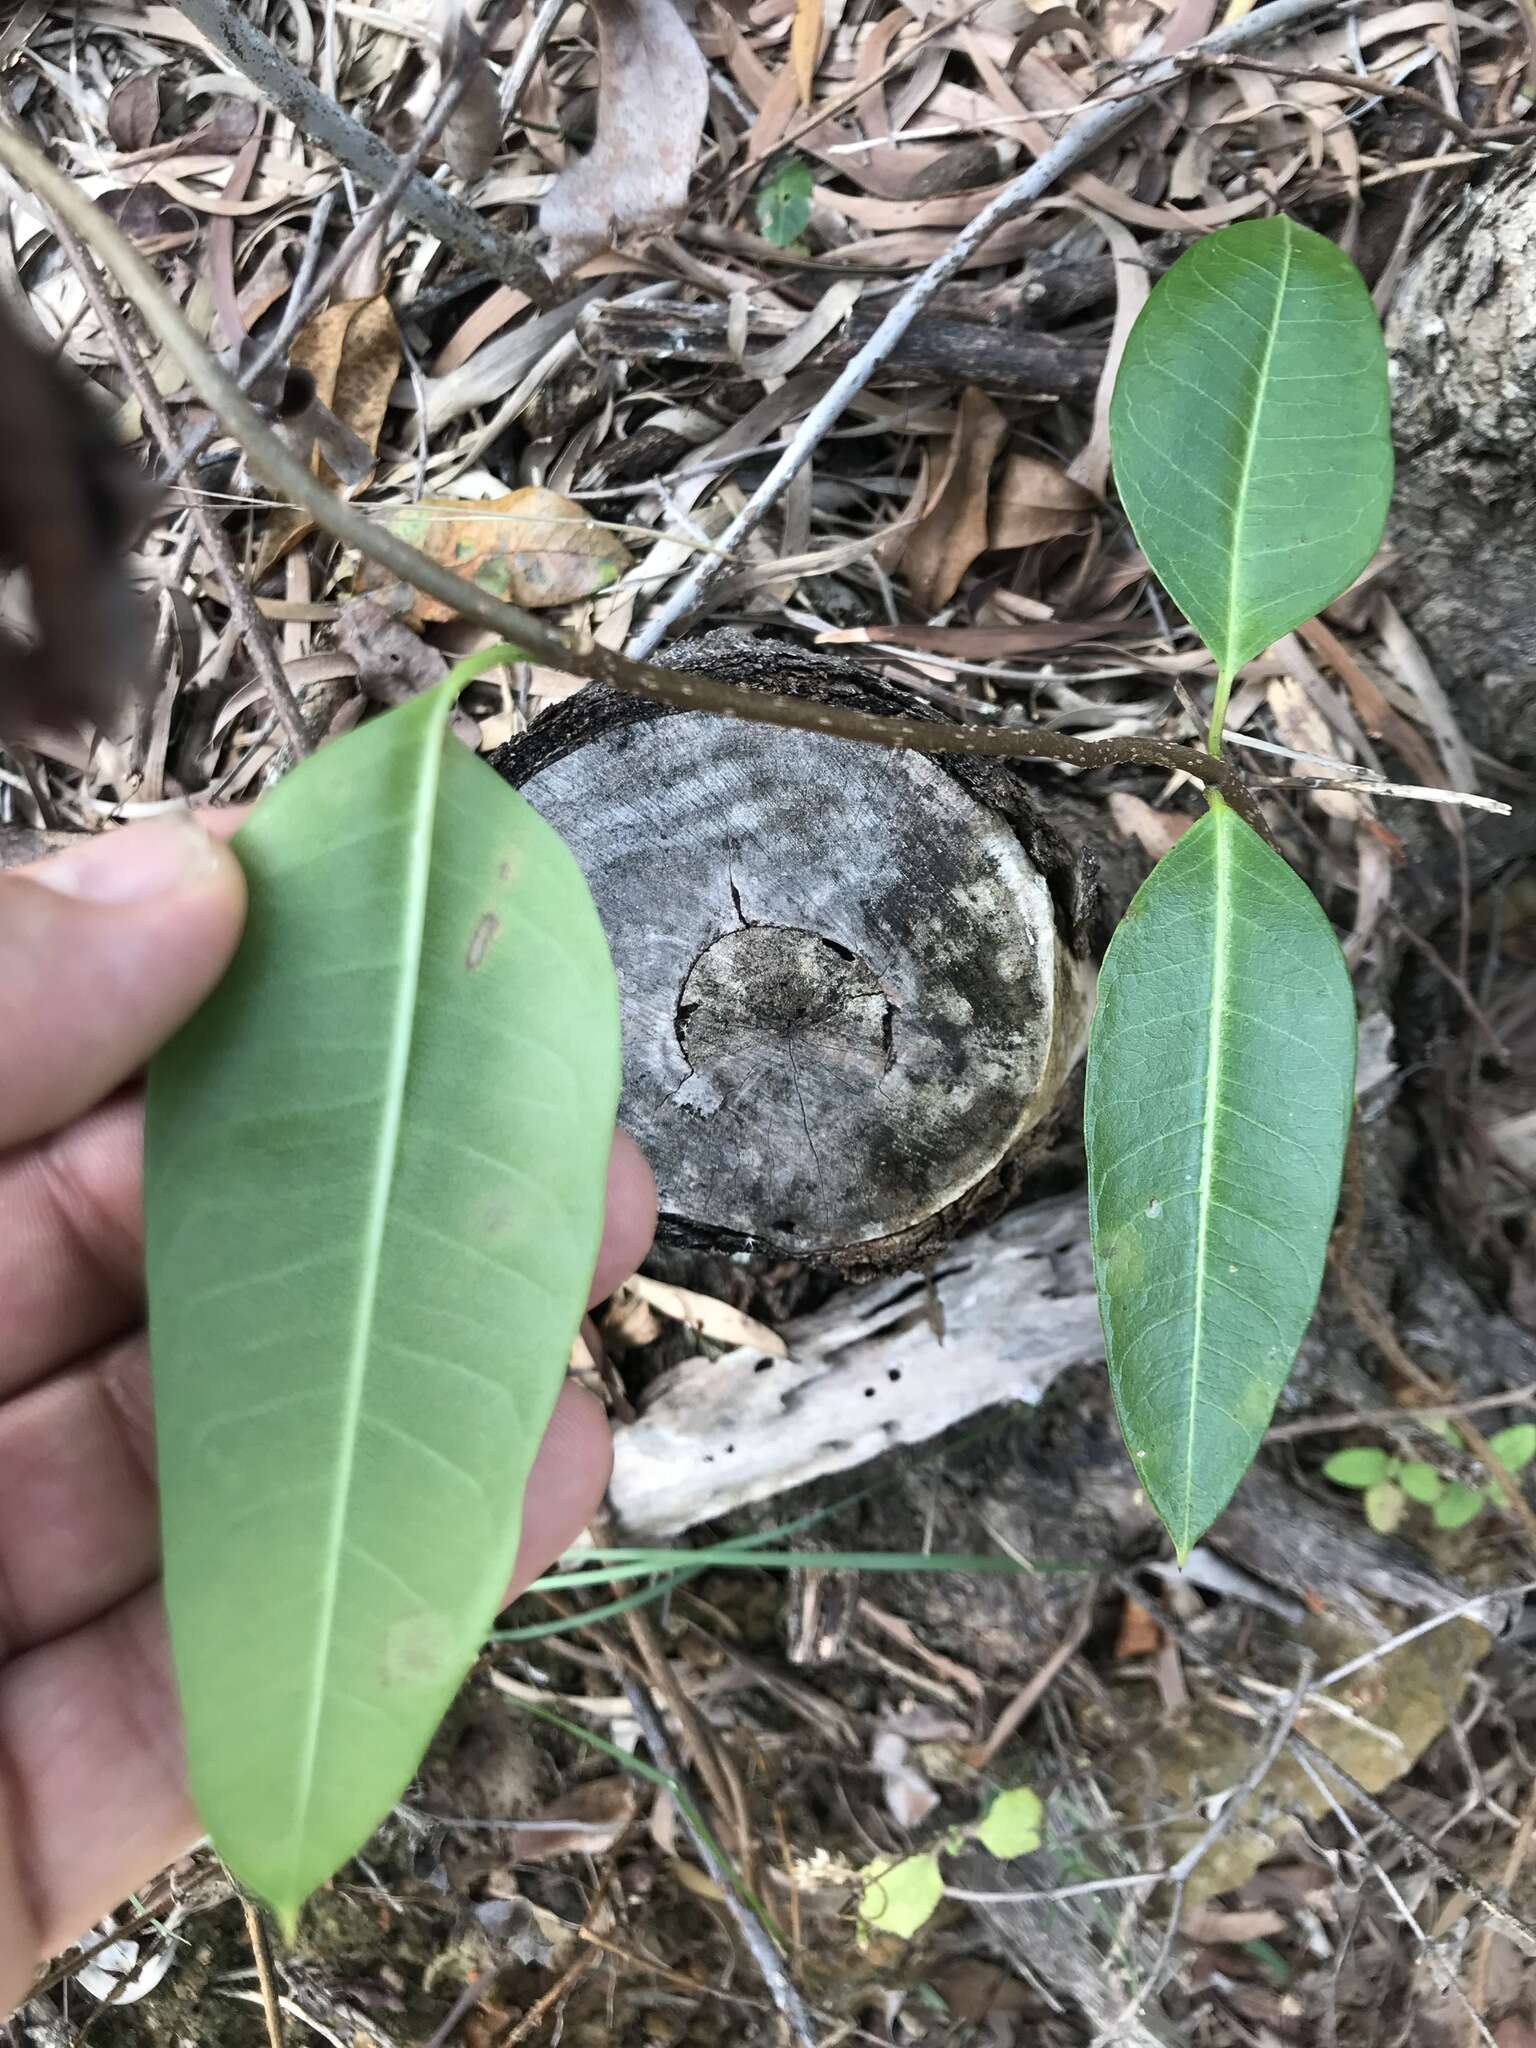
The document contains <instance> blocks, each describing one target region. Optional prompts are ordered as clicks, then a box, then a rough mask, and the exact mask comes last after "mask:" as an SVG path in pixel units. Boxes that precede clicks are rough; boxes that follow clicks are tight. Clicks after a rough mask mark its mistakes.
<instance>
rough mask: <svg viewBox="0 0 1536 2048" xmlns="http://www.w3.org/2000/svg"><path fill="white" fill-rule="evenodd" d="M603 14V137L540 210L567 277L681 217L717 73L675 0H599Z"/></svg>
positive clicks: (554, 261)
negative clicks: (625, 241)
mask: <svg viewBox="0 0 1536 2048" xmlns="http://www.w3.org/2000/svg"><path fill="white" fill-rule="evenodd" d="M591 4H592V11H593V12H594V14H595V15H596V16H597V31H598V88H597V140H596V141H595V142H594V143H593V145H592V147H591V149H590V150H589V151H588V153H587V154H586V156H584V157H582V158H581V159H580V160H579V161H578V162H576V163H574V164H570V165H568V166H567V168H566V169H565V170H563V171H562V172H561V174H560V176H559V177H558V178H557V179H556V180H555V182H554V184H553V185H552V186H551V187H550V190H549V191H548V193H546V195H545V198H544V203H543V205H542V207H541V208H540V210H539V225H540V227H542V228H543V230H544V232H545V234H546V235H548V237H549V253H548V257H547V261H548V265H549V268H550V269H551V270H552V271H553V272H554V273H555V275H556V276H560V275H561V274H563V273H564V272H566V271H569V270H571V269H573V268H574V267H575V265H576V264H578V263H581V262H583V261H584V260H585V259H586V258H587V257H588V256H593V255H596V253H597V252H598V250H600V249H606V248H608V247H609V246H611V244H613V243H614V242H616V241H617V240H618V239H619V238H620V237H621V236H622V235H627V234H632V233H634V232H636V231H637V230H638V229H642V228H652V227H658V226H660V225H662V224H663V223H664V222H666V221H667V220H668V219H669V218H670V217H671V216H672V215H674V214H676V213H678V212H679V211H680V210H681V208H682V206H683V204H684V202H685V201H686V199H687V197H688V180H689V178H690V176H691V175H692V172H693V165H694V160H695V158H696V157H697V155H698V148H699V137H700V136H701V135H702V134H703V132H704V116H705V113H706V112H707V110H708V106H709V74H708V72H707V71H706V69H705V66H704V59H703V56H702V55H701V54H700V51H699V46H698V44H697V43H696V42H695V41H694V39H693V31H692V30H691V29H690V28H689V27H688V25H687V23H686V22H685V21H684V20H683V18H682V16H681V15H680V14H679V13H678V11H677V9H676V7H675V6H674V5H673V0H591Z"/></svg>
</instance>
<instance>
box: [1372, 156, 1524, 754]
mask: <svg viewBox="0 0 1536 2048" xmlns="http://www.w3.org/2000/svg"><path fill="white" fill-rule="evenodd" d="M1387 343H1388V348H1389V350H1390V351H1391V355H1392V375H1393V424H1394V430H1395V433H1396V438H1397V445H1398V452H1399V467H1398V478H1397V488H1396V493H1395V497H1394V505H1393V516H1392V524H1391V529H1390V533H1391V538H1392V540H1393V541H1394V543H1395V544H1396V546H1397V549H1398V551H1399V557H1400V567H1399V570H1398V580H1399V584H1400V587H1401V591H1402V596H1403V601H1404V606H1405V609H1406V611H1407V612H1408V615H1409V617H1410V618H1411V620H1412V623H1413V625H1414V628H1415V630H1416V631H1417V632H1418V633H1419V634H1420V636H1421V637H1422V639H1423V640H1424V642H1425V644H1426V646H1427V648H1428V650H1429V652H1430V655H1431V657H1432V659H1433V660H1434V661H1435V663H1436V665H1437V666H1438V668H1439V669H1440V672H1441V675H1442V678H1443V679H1444V681H1445V682H1446V684H1447V685H1448V686H1457V687H1456V706H1457V712H1458V715H1459V716H1462V717H1463V718H1464V722H1465V723H1466V726H1467V728H1468V736H1469V738H1471V739H1472V740H1473V741H1474V742H1476V743H1478V744H1481V745H1483V746H1485V747H1487V748H1489V749H1490V750H1491V751H1492V752H1494V753H1495V754H1502V755H1504V756H1505V757H1506V758H1509V757H1521V756H1523V757H1525V758H1527V759H1529V757H1530V756H1531V755H1532V754H1533V753H1536V465H1533V463H1532V459H1531V450H1532V447H1533V446H1536V153H1533V152H1532V151H1531V150H1529V149H1522V150H1520V151H1518V152H1515V153H1514V154H1512V155H1511V156H1510V157H1509V158H1508V159H1507V161H1506V162H1505V163H1504V164H1503V165H1502V166H1501V167H1500V168H1499V170H1498V171H1497V172H1495V174H1494V175H1493V176H1491V177H1489V178H1487V179H1486V180H1484V181H1483V182H1482V183H1480V184H1477V185H1474V186H1472V187H1471V188H1470V189H1469V190H1468V191H1466V192H1465V193H1463V194H1462V196H1461V198H1460V199H1459V200H1458V201H1457V202H1456V204H1455V205H1454V206H1453V207H1452V209H1451V211H1450V213H1449V214H1448V216H1447V217H1446V219H1445V220H1444V221H1443V222H1442V223H1441V225H1440V226H1439V227H1438V229H1437V230H1436V231H1435V233H1434V234H1432V235H1431V236H1430V238H1429V239H1428V240H1427V241H1426V243H1425V244H1424V246H1423V248H1422V249H1421V250H1420V251H1419V253H1418V255H1417V256H1416V257H1415V259H1414V261H1413V263H1412V264H1411V266H1410V268H1409V269H1408V271H1407V273H1406V275H1405V276H1404V278H1403V281H1402V284H1401V286H1400V287H1399V290H1398V292H1397V296H1396V299H1395V300H1394V303H1393V308H1392V313H1391V317H1390V319H1389V321H1388V326H1387Z"/></svg>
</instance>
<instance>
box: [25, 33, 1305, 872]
mask: <svg viewBox="0 0 1536 2048" xmlns="http://www.w3.org/2000/svg"><path fill="white" fill-rule="evenodd" d="M1319 4H1320V0H1273V7H1272V8H1271V9H1266V10H1264V13H1265V15H1266V16H1267V17H1269V25H1270V26H1273V25H1274V22H1273V12H1274V10H1280V11H1283V12H1285V14H1286V16H1287V19H1289V18H1292V17H1293V16H1295V15H1297V14H1300V13H1304V12H1306V11H1308V10H1310V9H1313V8H1315V7H1316V6H1317V5H1319ZM1249 19H1250V20H1256V19H1258V17H1257V16H1250V17H1249ZM1238 26H1239V27H1241V26H1244V24H1242V23H1239V24H1238ZM0 163H3V164H4V165H5V166H6V167H7V168H8V169H9V170H10V171H11V172H12V173H13V174H14V175H15V176H16V177H18V178H20V179H21V180H22V181H23V183H24V184H26V185H27V186H28V187H29V188H30V189H31V190H32V191H34V192H35V193H37V194H38V196H39V197H40V198H43V199H46V200H47V201H48V203H49V204H50V205H51V206H53V207H54V208H55V210H56V211H57V212H59V213H60V214H62V215H63V216H64V218H65V219H66V220H67V221H68V222H69V223H70V225H71V226H72V227H73V228H74V229H75V231H76V232H77V233H78V234H79V235H80V236H81V237H82V239H83V240H85V241H87V242H88V243H89V244H90V245H91V246H92V247H93V248H94V249H95V251H96V253H97V254H98V255H99V256H100V257H101V258H102V260H103V262H105V263H106V264H107V266H108V267H109V268H110V269H111V270H112V271H113V273H114V274H115V275H116V277H117V278H118V281H119V282H120V283H121V284H122V286H123V288H124V289H125V291H127V292H128V294H129V295H130V296H131V297H132V299H133V300H134V302H135V304H136V305H137V306H138V308H139V311H140V312H141V313H142V314H143V316H144V319H145V320H146V322H147V323H148V325H149V326H150V327H151V328H152V329H153V330H154V332H155V334H156V335H157V336H158V337H159V339H160V340H161V341H162V342H163V343H164V345H165V348H166V352H167V354H168V355H169V356H170V357H171V359H172V360H173V361H174V362H175V364H176V365H177V367H178V368H179V369H180V370H181V372H182V374H183V375H184V376H185V377H186V379H187V382H188V383H189V384H190V385H191V386H192V388H193V390H195V391H196V392H197V394H198V396H199V397H200V398H201V399H202V400H203V401H204V402H205V404H207V405H208V406H209V408H210V409H211V410H212V411H213V412H215V413H216V414H217V415H218V417H219V420H220V422H221V424H222V425H223V427H224V430H225V432H226V433H228V434H230V435H231V436H232V437H233V438H234V439H235V440H237V441H238V442H239V443H240V444H241V446H242V448H243V449H244V451H245V454H246V458H247V460H248V462H249V463H250V465H251V467H252V469H253V470H254V471H256V472H257V473H258V474H259V475H260V476H261V477H262V478H263V480H264V481H265V482H266V483H267V485H268V486H269V487H270V488H271V489H272V490H274V491H275V492H276V493H277V494H278V495H279V496H280V497H283V498H287V499H291V500H292V501H293V502H294V503H295V504H297V505H298V506H299V507H300V508H301V509H302V510H304V511H306V512H308V513H309V514H310V515H311V517H312V518H313V519H314V520H315V522H316V524H317V525H319V526H321V527H322V528H324V530H325V531H326V532H327V533H330V534H332V535H334V537H335V538H336V539H338V540H340V541H342V542H343V543H345V545H346V546H348V547H353V548H356V549H357V550H358V551H359V552H360V553H361V554H363V555H366V556H367V557H368V559H369V560H370V561H374V562H378V563H379V564H381V565H382V566H383V567H384V568H386V569H389V570H391V571H392V572H393V574H394V575H395V576H397V577H399V578H400V579H401V580H402V581H403V582H406V583H409V584H411V585H413V586H414V587H415V588H416V589H418V590H424V591H427V592H428V593H430V594H431V595H432V596H434V597H437V598H440V599H441V600H442V601H443V603H445V604H447V605H448V606H450V607H451V608H452V609H453V610H454V611H456V612H457V613H458V614H459V615H460V616H461V617H462V618H466V619H472V620H473V621H474V622H475V623H476V624H477V625H482V626H486V627H489V628H490V630H491V631H492V632H494V633H496V634H498V635H500V636H501V637H502V638H504V639H506V640H509V641H511V642H513V643H514V644H515V645H517V646H518V647H519V648H521V649H522V650H523V651H524V652H525V653H526V654H527V655H529V656H530V657H531V658H533V659H535V660H538V661H542V662H546V663H548V664H549V665H550V666H551V667H553V668H558V669H562V670H564V671H566V672H567V673H568V674H573V675H580V676H587V677H589V678H590V679H592V680H593V681H595V682H603V683H609V684H611V685H612V686H613V687H614V688H615V689H619V690H625V691H628V692H630V693H632V694H633V695H636V696H640V697H645V698H648V699H650V700H651V701H652V702H655V703H662V704H668V705H672V706H675V707H676V708H677V709H679V710H684V711H708V712H711V713H713V714H715V715H716V716H718V717H722V718H741V719H746V720H749V721H751V722H753V723H757V724H762V725H772V726H792V727H795V728H797V729H799V730H802V731H806V732H812V733H817V734H820V735H823V736H824V737H828V738H838V739H847V740H856V741H859V742H861V743H864V744H868V745H875V746H886V747H895V748H906V749H909V750H910V751H911V752H913V753H918V754H979V755H985V756H989V757H992V758H997V759H1003V760H1046V761H1055V762H1059V763H1063V764H1065V765H1067V766H1070V767H1074V768H1087V769H1095V768H1108V767H1113V766H1117V765H1120V764H1123V763H1131V764H1133V765H1136V766H1141V767H1157V768H1164V769H1167V770H1169V771H1171V772H1172V773H1175V774H1181V775H1188V776H1189V777H1190V778H1191V779H1192V780H1194V781H1196V782H1199V783H1201V784H1203V785H1205V786H1206V787H1207V788H1210V789H1214V790H1217V791H1219V792H1220V794H1221V796H1222V797H1223V798H1225V800H1226V801H1227V802H1228V803H1229V804H1230V805H1231V806H1232V808H1233V810H1234V811H1236V812H1237V813H1238V815H1239V816H1240V817H1242V818H1243V819H1244V820H1245V821H1246V822H1247V823H1248V824H1250V825H1251V826H1252V827H1253V829H1254V830H1255V831H1256V832H1259V833H1261V834H1263V835H1264V836H1265V837H1266V838H1268V837H1269V836H1270V835H1269V828H1268V825H1267V823H1266V821H1265V818H1264V814H1263V812H1262V811H1261V810H1260V809H1259V807H1258V804H1257V802H1256V801H1255V799H1254V797H1253V796H1252V795H1251V793H1250V792H1249V790H1248V788H1247V786H1246V785H1245V783H1244V782H1243V780H1242V778H1241V777H1240V776H1239V775H1237V774H1236V773H1235V771H1234V770H1233V769H1232V768H1231V766H1230V765H1229V764H1228V763H1227V762H1226V761H1225V760H1222V759H1219V758H1217V757H1214V756H1212V755H1210V754H1208V753H1206V752H1205V751H1204V750H1203V749H1201V748H1196V747H1186V746H1180V745H1178V744H1176V743H1175V742H1174V741H1172V740H1164V739H1158V738H1150V737H1147V738H1144V737H1140V736H1137V737H1131V736H1129V735H1125V736H1119V737H1116V738H1112V739H1101V740H1085V739H1080V738H1078V737H1077V736H1076V735H1075V734H1069V733H1060V732H1049V731H1044V730H1040V729H1028V730H1021V729H1018V728H1013V727H1010V728H1008V729H1007V730H1001V731H1000V730H997V729H996V728H987V727H976V726H963V725H945V724H941V723H939V722H938V721H936V720H935V721H927V720H921V719H916V718H885V717H879V716H876V715H874V714H872V713H870V712H863V711H851V710H847V709H845V708H844V707H842V706H841V705H836V706H834V705H830V704H822V703H817V702H813V701H810V700H808V699H806V698H802V697H793V696H789V695H784V694H781V693H779V692H777V691H772V690H756V689H751V688H746V687H741V686H738V685H734V684H728V683H722V682H719V681H717V680H716V679H715V678H713V677H709V676H702V675H694V674H678V673H675V672H674V671H672V670H669V669H663V668H657V667H655V666H654V665H652V664H651V663H648V662H639V661H634V660H631V659H628V658H626V657H625V656H623V655H620V654H615V653H613V652H612V651H611V650H609V649H607V648H604V647H600V646H599V647H591V648H577V647H573V646H571V645H570V643H569V642H567V641H566V640H565V639H564V638H563V637H562V636H561V635H560V634H559V633H556V632H554V631H552V630H551V629H550V628H549V627H548V626H546V625H544V624H542V623H541V622H540V621H539V620H538V619H536V618H534V617H533V616H532V615H531V614H530V613H527V612H523V611H519V610H518V608H517V606H516V605H511V604H507V603H506V602H504V601H503V600H502V599H500V598H496V597H493V596H492V595H491V594H490V592H489V591H485V590H481V589H480V588H479V586H478V585H476V584H474V583H471V582H468V581H467V580H466V579H465V578H464V577H462V576H458V575H456V574H455V573H454V572H453V570H451V569H447V568H444V567H443V566H442V565H441V564H439V563H437V562H434V561H432V560H431V559H430V558H429V557H428V556H426V555H424V554H422V553H421V552H420V550H419V549H417V548H414V547H412V546H410V544H409V543H408V542H406V541H403V540H401V539H400V537H399V536H398V535H397V534H396V533H394V532H392V531H391V530H390V528H389V527H388V526H386V525H384V524H382V523H380V522H378V521H376V520H374V519H371V518H369V517H368V515H367V513H366V512H364V511H363V510H361V509H360V508H359V507H358V506H356V505H353V504H350V503H349V502H348V501H347V500H346V499H344V498H339V497H337V495H336V494H335V492H334V491H331V490H329V489H327V487H326V486H325V485H324V484H323V483H322V482H321V481H320V479H319V478H318V477H317V476H316V475H315V474H314V473H313V471H311V470H310V469H309V468H308V467H307V466H306V465H305V464H304V463H302V462H300V461H299V460H298V458H297V457H296V456H295V455H294V453H293V451H292V450H291V449H290V448H289V447H288V446H287V445H286V444H285V443H284V442H283V441H281V440H280V439H279V438H278V436H277V435H276V434H274V433H273V431H272V429H271V427H270V426H269V425H268V424H267V422H266V420H265V419H263V418H262V416H261V414H260V413H259V412H258V411H257V409H256V408H255V406H253V405H252V404H251V402H250V400H249V399H248V398H247V397H246V396H245V394H244V393H243V392H242V391H241V390H240V388H239V386H238V385H237V384H236V383H235V381H234V379H233V378H232V377H231V376H230V375H229V373H228V371H226V370H225V369H224V367H223V366H222V364H220V363H218V362H217V361H215V359H214V358H213V357H212V356H211V355H210V354H209V352H208V350H207V349H206V348H205V347H204V346H203V344H202V343H201V342H200V341H199V340H198V338H197V336H196V335H195V334H194V333H193V332H192V330H191V328H190V327H189V326H188V325H187V323H186V320H185V319H184V317H183V316H182V313H181V311H180V309H179V308H178V307H177V306H176V305H175V304H174V303H173V302H172V300H171V298H170V296H169V294H168V293H167V292H166V291H165V289H164V287H163V286H162V285H161V283H160V280H159V279H158V278H157V277H156V275H155V273H154V271H153V270H152V269H151V268H150V266H149V264H148V263H147V262H146V261H145V259H144V258H143V257H142V256H141V255H140V253H139V251H138V250H137V249H136V248H135V247H134V246H133V244H132V243H131V242H130V241H129V240H128V239H127V237H126V236H125V235H124V234H123V233H122V231H121V230H120V229H119V228H118V227H117V225H116V224H115V223H114V222H113V221H111V220H110V219H108V217H107V216H106V215H105V214H104V213H103V212H102V210H101V208H100V207H98V206H97V205H95V204H94V202H93V201H91V200H90V199H88V198H87V197H86V195H85V194H84V193H83V192H82V191H80V189H79V188H78V186H76V185H75V184H74V183H73V182H72V181H71V180H70V179H69V178H68V177H66V176H65V175H64V173H63V172H62V171H60V170H58V169H57V168H56V167H55V166H54V165H53V164H52V163H50V162H49V160H48V158H47V157H45V156H44V155H43V154H42V152H41V151H40V150H38V149H37V148H36V147H35V146H34V145H33V144H32V143H31V142H29V141H28V140H27V139H26V138H25V137H23V136H21V135H19V134H18V133H17V132H16V131H15V130H14V129H7V128H5V127H3V126H0Z"/></svg>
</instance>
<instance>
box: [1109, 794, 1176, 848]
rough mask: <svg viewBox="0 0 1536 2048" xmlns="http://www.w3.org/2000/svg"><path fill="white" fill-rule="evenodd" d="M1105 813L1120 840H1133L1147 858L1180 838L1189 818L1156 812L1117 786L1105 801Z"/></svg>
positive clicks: (1140, 799)
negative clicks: (1107, 801) (1112, 820)
mask: <svg viewBox="0 0 1536 2048" xmlns="http://www.w3.org/2000/svg"><path fill="white" fill-rule="evenodd" d="M1109 815H1110V816H1111V817H1112V818H1113V819H1114V821H1115V830H1116V831H1117V832H1118V833H1119V834H1120V837H1121V838H1122V839H1134V840H1135V841H1136V843H1137V844H1138V845H1139V846H1140V847H1141V849H1142V851H1143V853H1145V854H1146V856H1147V858H1148V860H1161V859H1162V857H1163V855H1164V854H1165V853H1166V852H1167V851H1168V849H1169V847H1170V846H1172V845H1173V843H1174V841H1175V840H1176V839H1182V838H1183V836H1184V834H1185V833H1186V832H1187V831H1188V830H1189V828H1190V826H1191V825H1192V824H1193V823H1194V822H1195V821H1194V819H1193V818H1186V817H1181V816H1180V815H1179V813H1178V812H1177V811H1159V810H1156V809H1154V808H1153V806H1152V805H1151V804H1149V803H1147V802H1146V801H1145V800H1144V799H1143V798H1141V797H1139V796H1132V795H1131V793H1130V792H1129V791H1128V790H1123V789H1117V790H1116V791H1115V793H1114V795H1113V796H1112V797H1111V798H1110V800H1109Z"/></svg>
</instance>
